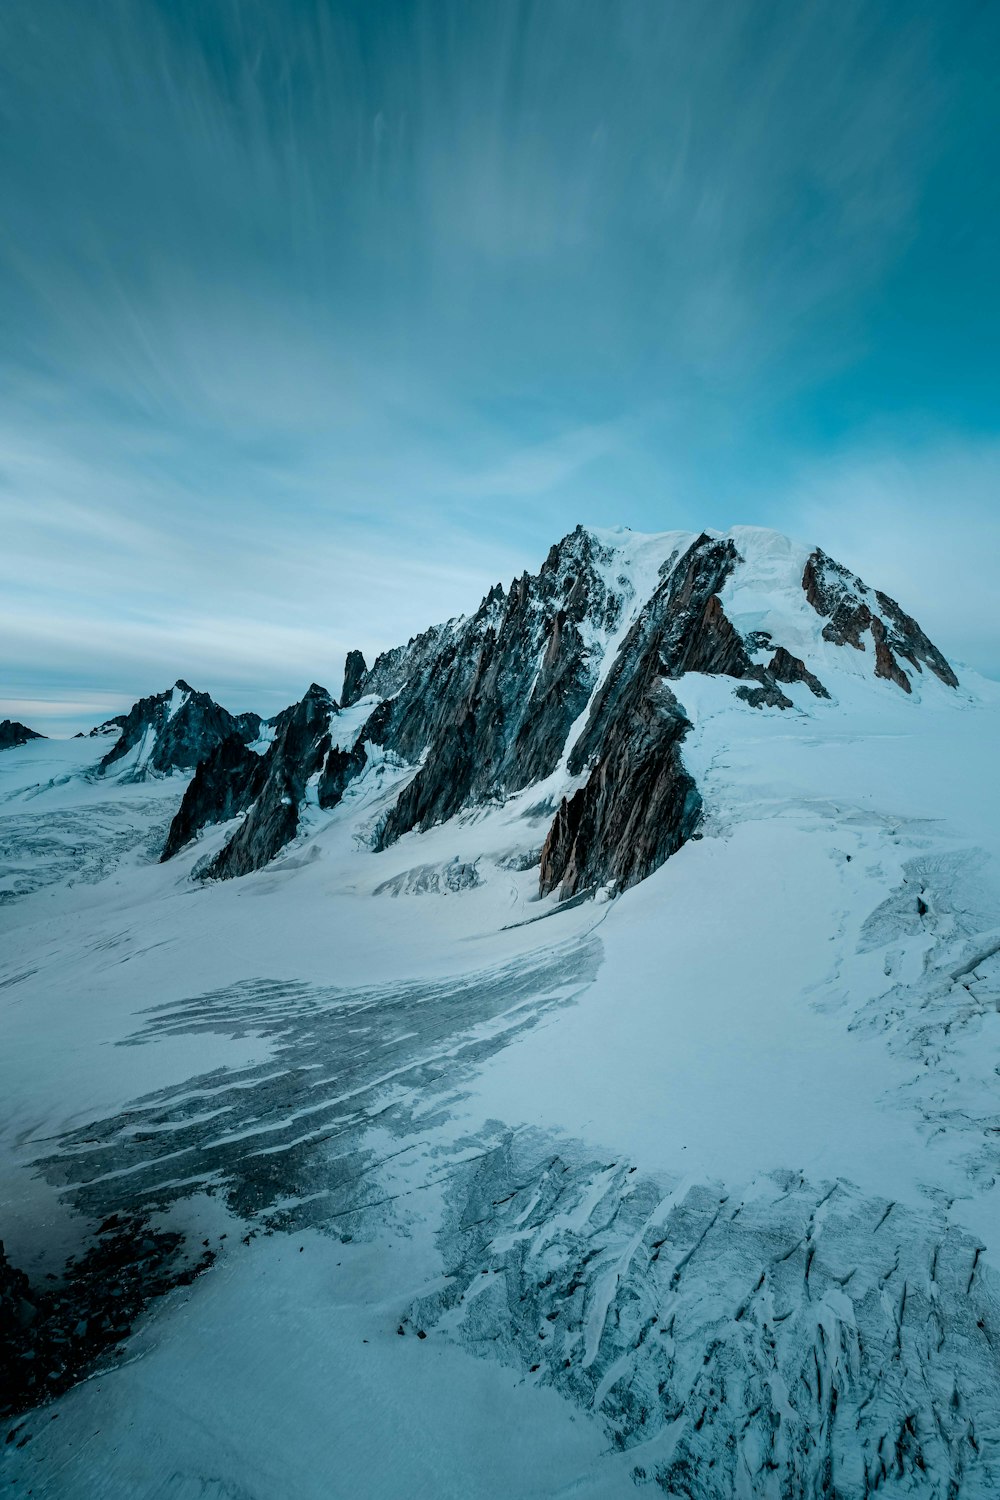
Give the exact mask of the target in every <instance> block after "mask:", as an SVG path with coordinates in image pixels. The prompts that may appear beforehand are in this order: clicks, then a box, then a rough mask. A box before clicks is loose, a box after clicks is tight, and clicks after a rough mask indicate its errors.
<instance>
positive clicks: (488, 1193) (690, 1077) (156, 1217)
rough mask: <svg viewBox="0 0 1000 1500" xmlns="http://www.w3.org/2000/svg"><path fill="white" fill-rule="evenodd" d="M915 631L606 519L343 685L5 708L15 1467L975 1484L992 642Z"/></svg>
mask: <svg viewBox="0 0 1000 1500" xmlns="http://www.w3.org/2000/svg"><path fill="white" fill-rule="evenodd" d="M905 602H906V601H904V604H905ZM946 644H947V643H939V645H946ZM939 645H935V644H932V642H931V641H930V640H929V639H928V638H927V636H926V635H925V634H924V632H923V631H922V629H921V628H920V626H919V625H918V624H917V622H916V621H915V620H914V619H913V618H911V617H910V616H909V615H908V614H907V613H905V610H904V608H903V607H901V606H900V605H899V604H897V603H896V602H895V601H894V600H892V599H890V598H889V597H888V596H887V595H885V594H884V593H881V592H878V591H877V590H875V589H872V588H869V587H868V586H867V585H866V584H864V583H862V582H861V580H860V579H858V578H856V577H855V576H854V575H853V574H851V573H850V572H849V571H847V570H846V569H845V568H843V567H842V566H841V565H840V564H838V563H837V562H835V561H834V560H832V559H831V558H829V557H828V556H827V555H826V554H825V553H824V552H823V551H821V550H820V549H818V548H816V547H814V546H800V545H798V544H796V543H793V542H791V541H789V540H788V539H787V538H784V537H781V536H778V535H776V534H774V533H771V532H766V531H760V530H756V529H753V528H737V529H734V530H733V531H731V532H728V533H725V534H718V533H703V534H701V535H694V534H686V533H667V534H663V535H658V536H640V535H637V534H634V533H632V532H630V531H628V530H624V529H623V530H617V531H607V532H605V531H594V530H584V529H583V528H578V529H577V530H576V531H575V532H573V533H572V534H571V535H570V536H568V537H566V538H564V539H563V541H562V542H560V543H559V544H558V545H557V546H555V547H553V548H552V550H551V551H550V553H549V555H548V557H547V558H546V560H545V562H544V563H543V565H542V567H541V569H540V570H539V572H538V573H537V574H536V575H535V576H529V575H527V574H525V575H524V576H523V577H522V578H520V579H516V580H514V582H513V583H512V584H511V585H510V587H509V588H506V589H505V588H503V587H501V586H499V585H498V586H497V587H495V588H494V589H492V590H491V591H490V592H489V594H487V596H486V598H485V599H484V600H483V602H482V604H481V605H480V607H479V609H478V610H477V611H476V612H475V614H473V615H471V616H468V617H463V618H460V619H454V620H451V621H449V622H448V623H447V624H444V625H439V626H435V627H432V628H431V629H429V630H427V631H426V632H425V633H424V634H422V635H420V636H418V637H416V638H415V639H413V640H411V641H410V642H409V643H407V644H406V645H405V646H401V647H399V648H397V649H396V650H394V651H391V652H388V653H386V654H385V655H383V656H381V657H379V658H378V659H377V660H376V661H375V662H374V663H373V664H372V666H371V667H369V666H368V665H367V663H366V662H365V661H364V658H363V657H362V656H361V654H360V652H357V651H355V652H352V653H351V655H350V656H349V657H348V661H347V665H346V670H345V675H344V683H343V687H342V688H341V690H340V695H339V700H335V699H334V698H333V697H332V696H331V694H330V693H329V692H328V691H327V690H326V689H324V688H322V687H319V686H318V685H316V684H313V686H312V687H310V688H309V690H308V692H307V693H306V694H305V695H304V697H303V698H302V700H301V701H300V702H299V703H297V704H293V705H291V706H290V707H289V708H288V709H287V710H285V712H284V713H282V714H280V715H278V717H277V718H276V719H275V720H273V721H272V722H271V723H270V724H266V725H265V724H262V723H261V722H260V721H259V720H257V719H256V716H243V717H242V719H241V720H237V719H236V718H234V716H231V715H228V714H227V713H226V712H225V710H221V709H219V708H218V706H217V705H214V704H212V703H211V700H210V699H206V698H204V695H199V694H195V693H193V691H192V690H191V689H190V688H188V687H187V685H186V684H184V683H179V684H178V685H177V687H176V688H175V689H174V690H172V691H171V692H170V693H167V694H160V695H157V696H156V697H154V698H149V699H144V700H142V701H141V702H140V703H138V704H137V705H136V706H135V708H134V709H133V710H132V712H131V714H129V715H127V716H125V717H124V719H123V721H122V723H121V726H120V732H119V735H118V739H117V741H116V743H115V744H114V745H113V746H112V747H111V750H110V751H109V753H108V754H107V755H105V756H104V758H103V760H102V761H100V762H98V763H96V764H95V755H96V754H98V753H99V750H100V746H97V747H95V744H94V742H93V740H91V739H89V738H81V739H78V740H74V741H68V742H60V741H41V740H32V741H31V742H29V743H27V744H24V745H21V746H19V747H16V748H12V749H10V750H9V751H6V752H5V753H4V755H3V757H2V760H0V894H2V896H3V898H4V899H3V900H2V902H0V996H2V997H3V998H2V999H0V1073H2V1076H0V1097H3V1098H4V1100H5V1101H6V1104H5V1109H4V1112H3V1116H2V1119H3V1135H2V1141H3V1145H2V1151H3V1162H4V1173H3V1182H4V1184H5V1186H4V1190H3V1191H4V1221H3V1237H4V1240H5V1241H6V1258H4V1259H0V1386H2V1387H3V1389H4V1390H5V1392H6V1400H7V1403H8V1407H9V1408H10V1409H11V1411H12V1413H13V1414H12V1416H11V1419H10V1429H9V1430H10V1431H11V1433H12V1437H11V1440H10V1442H9V1443H8V1444H7V1445H6V1446H5V1447H4V1448H3V1449H2V1450H0V1451H2V1454H3V1457H2V1458H0V1478H2V1479H3V1480H4V1481H5V1482H6V1483H7V1484H8V1488H9V1489H11V1491H12V1492H14V1493H27V1492H28V1490H29V1489H30V1490H31V1491H32V1493H33V1494H35V1495H47V1496H66V1497H75V1496H79V1495H89V1494H101V1495H102V1496H110V1497H125V1496H129V1497H132V1496H140V1497H142V1496H150V1497H152V1496H154V1495H155V1496H161V1495H170V1496H178V1497H181V1496H184V1497H186V1496H188V1495H190V1496H209V1497H213V1500H221V1497H223V1496H226V1497H232V1496H241V1497H250V1500H272V1497H274V1496H284V1495H295V1496H296V1497H299V1496H301V1497H306V1500H311V1497H320V1496H323V1497H330V1496H334V1497H339V1496H343V1497H347V1496H356V1495H366V1496H368V1495H370V1496H376V1497H381V1496H389V1495H396V1494H399V1493H402V1492H405V1493H407V1494H415V1495H427V1496H435V1497H436V1496H438V1495H446V1494H454V1495H456V1496H462V1497H473V1496H476V1497H479V1496H481V1497H493V1496H497V1497H499V1496H510V1495H517V1496H525V1497H527V1496H539V1497H541V1496H554V1495H563V1494H570V1493H571V1494H573V1495H574V1496H583V1497H592V1500H598V1497H601V1500H603V1497H615V1496H619V1495H621V1496H624V1495H625V1494H633V1493H634V1492H635V1489H636V1488H637V1487H638V1488H640V1489H642V1488H644V1487H645V1488H647V1489H648V1490H649V1492H650V1493H651V1494H652V1493H666V1494H670V1495H675V1496H689V1497H699V1500H700V1497H708V1500H714V1497H720V1500H721V1497H723V1496H725V1497H730V1496H734V1495H736V1496H744V1497H756V1496H764V1497H768V1500H770V1497H773V1500H784V1497H791V1496H796V1497H797V1496H800V1495H802V1496H821V1495H829V1496H834V1495H836V1496H839V1497H842V1500H849V1497H854V1496H858V1497H861V1496H870V1495H873V1494H875V1493H878V1494H885V1495H887V1496H888V1495H904V1494H905V1495H927V1496H941V1497H942V1500H944V1497H948V1496H960V1497H967V1496H968V1497H971V1496H975V1497H979V1496H984V1497H985V1496H991V1495H994V1494H996V1493H997V1492H998V1490H1000V1433H998V1431H997V1427H996V1416H995V1413H996V1410H997V1408H998V1404H1000V1364H998V1361H997V1356H996V1348H997V1340H998V1339H1000V1263H998V1256H1000V1214H998V1212H997V1209H998V1202H1000V1200H998V1190H997V1186H996V1175H997V1170H998V1167H1000V1161H998V1149H1000V1148H998V1146H997V1140H998V1138H1000V1111H998V1109H997V1103H996V1099H997V1093H996V1083H997V1076H998V1073H1000V916H998V913H1000V864H998V860H1000V806H998V793H997V787H996V774H995V763H996V752H995V744H996V742H997V731H998V729H1000V689H998V688H997V687H996V686H995V685H994V684H992V683H989V682H986V681H984V680H982V679H979V678H977V677H976V675H975V674H974V673H971V672H967V671H966V670H965V669H962V668H959V667H956V666H955V665H954V664H953V663H951V662H949V661H948V660H947V659H946V657H945V656H944V655H943V654H942V652H941V650H940V649H939ZM105 743H106V741H105ZM192 772H193V774H190V773H192ZM234 877H235V878H234ZM69 1257H75V1259H74V1260H73V1261H72V1263H71V1264H69V1265H68V1266H67V1261H68V1259H69ZM48 1277H53V1278H55V1279H54V1280H48V1279H47V1278H48ZM88 1374H89V1375H90V1376H91V1378H90V1379H87V1380H85V1381H82V1377H83V1376H85V1375H88ZM81 1382H82V1383H81ZM40 1402H41V1403H43V1404H41V1405H39V1403H40ZM44 1403H48V1404H44ZM53 1417H58V1419H59V1420H58V1421H53V1420H51V1419H52V1418H53ZM515 1434H516V1436H515Z"/></svg>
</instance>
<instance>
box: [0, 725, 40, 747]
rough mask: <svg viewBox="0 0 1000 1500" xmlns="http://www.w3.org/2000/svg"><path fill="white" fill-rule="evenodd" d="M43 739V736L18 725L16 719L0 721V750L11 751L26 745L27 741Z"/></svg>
mask: <svg viewBox="0 0 1000 1500" xmlns="http://www.w3.org/2000/svg"><path fill="white" fill-rule="evenodd" d="M44 738H45V736H44V734H39V733H38V731H37V730H36V729H29V728H28V726H27V724H19V723H18V721H17V720H16V719H0V750H13V749H15V748H16V747H17V746H18V745H26V744H27V743H28V742H29V740H43V739H44Z"/></svg>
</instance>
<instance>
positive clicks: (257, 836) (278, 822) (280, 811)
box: [205, 682, 338, 879]
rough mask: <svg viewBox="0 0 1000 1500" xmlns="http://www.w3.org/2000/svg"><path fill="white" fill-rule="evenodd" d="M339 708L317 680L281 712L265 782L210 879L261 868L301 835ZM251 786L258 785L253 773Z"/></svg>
mask: <svg viewBox="0 0 1000 1500" xmlns="http://www.w3.org/2000/svg"><path fill="white" fill-rule="evenodd" d="M337 711H338V709H337V704H336V702H335V701H334V699H333V698H331V696H330V694H329V693H328V692H327V690H326V688H323V687H320V686H319V684H318V683H315V682H314V683H313V684H312V686H311V687H310V688H309V690H308V692H307V693H306V695H305V697H304V698H303V699H302V701H301V702H300V703H295V704H293V705H292V706H291V707H290V708H286V709H284V710H283V711H282V712H281V713H280V714H279V715H278V717H277V719H276V721H275V735H274V741H273V743H272V744H271V746H270V747H269V749H268V751H267V754H266V757H265V759H264V762H263V766H264V772H263V783H262V785H260V786H259V789H258V790H257V792H256V796H255V797H254V800H253V801H252V802H251V803H250V806H249V811H248V812H247V815H246V817H245V818H244V820H243V822H242V823H241V824H240V826H239V827H238V828H237V829H236V832H235V833H234V834H233V836H232V838H231V839H230V840H229V842H228V843H227V844H226V845H225V846H224V847H223V848H222V849H221V850H220V851H219V853H218V854H217V855H216V857H215V859H214V860H213V861H212V862H211V864H210V865H209V867H208V869H207V870H206V871H205V875H206V877H210V878H213V879H226V878H228V877H230V876H233V875H246V874H249V872H250V871H251V870H259V869H261V868H262V866H264V865H266V864H268V863H269V862H270V860H272V859H273V858H274V856H275V855H276V854H279V853H280V852H281V850H282V849H283V848H284V847H285V845H286V844H288V843H290V842H291V840H292V839H293V838H294V837H295V834H296V832H297V831H298V824H299V809H300V807H301V804H302V802H303V800H304V798H305V793H306V785H307V783H308V782H309V781H310V780H311V778H312V777H314V776H318V774H319V772H321V771H322V769H323V767H324V764H325V762H326V758H327V755H328V754H329V751H330V745H331V741H330V720H331V718H332V716H333V715H334V714H336V713H337ZM250 753H252V752H250ZM249 785H252V786H256V781H255V780H254V778H253V777H252V774H251V775H250V776H249ZM247 795H249V790H248V793H247ZM237 810H238V809H237Z"/></svg>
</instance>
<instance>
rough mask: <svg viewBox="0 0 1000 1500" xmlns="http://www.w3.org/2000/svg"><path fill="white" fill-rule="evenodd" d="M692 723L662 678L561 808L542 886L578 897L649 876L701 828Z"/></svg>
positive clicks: (623, 718)
mask: <svg viewBox="0 0 1000 1500" xmlns="http://www.w3.org/2000/svg"><path fill="white" fill-rule="evenodd" d="M689 728H690V725H689V723H688V721H687V719H686V718H685V717H684V713H683V711H682V709H681V707H680V704H679V703H678V702H677V699H676V698H675V697H674V695H673V693H672V692H671V691H670V689H669V688H668V687H667V685H666V683H665V682H664V681H663V680H662V679H661V680H659V681H653V682H651V683H649V684H648V685H647V686H646V688H645V690H644V691H643V692H642V693H641V695H639V694H637V695H636V700H635V701H633V703H632V704H631V705H630V708H629V711H628V712H626V713H622V714H621V715H620V716H619V717H618V718H617V720H616V722H615V725H614V727H613V728H612V730H611V732H610V734H609V736H608V741H607V744H606V747H605V749H604V750H603V751H602V753H601V755H600V758H599V759H598V761H597V763H596V765H595V766H594V767H593V769H592V770H591V773H590V776H589V777H588V779H587V782H586V785H585V786H583V787H582V788H581V789H580V791H578V792H576V793H575V794H574V795H573V796H572V797H571V798H569V799H568V800H566V799H564V800H563V802H562V804H561V805H560V808H559V811H558V812H557V813H556V817H555V821H554V822H553V824H552V827H551V829H550V830H549V835H548V838H547V839H546V841H545V846H544V848H543V849H542V861H541V869H540V871H539V882H538V883H539V891H540V893H541V895H543V896H547V895H548V894H549V893H550V892H551V891H554V890H558V891H559V894H560V896H561V897H568V896H575V895H578V894H579V893H580V892H581V891H585V890H588V889H590V888H591V887H593V886H597V885H602V884H604V883H605V882H607V881H609V880H610V881H614V883H615V885H616V887H617V889H618V890H625V889H626V888H627V887H628V886H630V885H635V884H636V883H637V882H638V881H640V880H644V879H645V877H646V876H647V875H650V874H652V872H653V870H655V869H657V867H658V866H659V865H661V864H662V863H663V861H664V860H665V859H669V857H670V855H671V854H675V853H676V852H677V850H678V849H679V848H680V847H681V845H682V844H683V843H684V842H685V841H686V840H687V839H688V838H690V836H691V834H692V833H693V832H694V830H695V828H696V826H697V822H698V815H699V813H700V810H701V798H700V797H699V795H698V790H697V787H696V786H695V784H694V780H693V779H692V777H691V776H690V775H689V774H688V772H687V771H686V770H685V769H684V766H683V763H682V761H681V757H680V743H681V740H682V739H683V738H684V735H685V734H686V733H687V730H688V729H689Z"/></svg>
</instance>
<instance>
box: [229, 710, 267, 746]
mask: <svg viewBox="0 0 1000 1500" xmlns="http://www.w3.org/2000/svg"><path fill="white" fill-rule="evenodd" d="M233 723H234V724H235V725H236V733H237V734H238V735H239V737H240V739H241V740H242V741H243V743H244V744H245V745H252V744H253V742H254V740H257V739H260V732H261V729H262V728H263V727H264V720H263V719H262V718H261V716H260V714H255V713H253V712H252V711H248V712H247V713H242V714H233Z"/></svg>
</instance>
